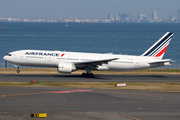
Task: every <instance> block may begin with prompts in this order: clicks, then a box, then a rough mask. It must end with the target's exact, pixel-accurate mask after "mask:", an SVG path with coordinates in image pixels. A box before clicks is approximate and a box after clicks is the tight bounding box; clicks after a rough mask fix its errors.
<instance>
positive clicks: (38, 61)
mask: <svg viewBox="0 0 180 120" xmlns="http://www.w3.org/2000/svg"><path fill="white" fill-rule="evenodd" d="M173 34H174V33H171V32H167V33H165V34H164V35H163V36H162V37H161V38H160V39H159V40H158V41H157V42H155V43H154V44H153V45H152V46H151V47H150V48H149V49H148V50H147V51H145V52H144V53H143V54H142V55H140V56H132V55H121V54H100V53H82V52H66V51H47V50H18V51H13V52H10V53H8V54H7V55H5V56H4V57H3V59H4V60H5V61H7V62H9V63H12V64H15V65H16V67H17V73H19V72H20V70H19V66H35V67H52V68H57V71H58V72H59V73H71V72H73V71H76V70H85V71H86V73H82V75H83V76H94V75H93V73H92V72H91V71H92V70H111V71H132V70H140V69H147V68H154V67H160V66H165V65H171V63H172V62H173V61H171V59H162V58H163V56H164V53H165V51H166V49H167V47H168V45H169V43H170V41H171V39H172V36H173Z"/></svg>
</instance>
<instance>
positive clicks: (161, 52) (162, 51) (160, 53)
mask: <svg viewBox="0 0 180 120" xmlns="http://www.w3.org/2000/svg"><path fill="white" fill-rule="evenodd" d="M167 47H168V45H167V46H166V47H165V48H164V49H163V50H161V51H160V52H159V53H158V54H157V55H156V56H155V57H160V56H161V55H162V54H163V53H164V52H165V51H166V49H167Z"/></svg>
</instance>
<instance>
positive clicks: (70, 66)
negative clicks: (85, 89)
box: [58, 62, 76, 73]
mask: <svg viewBox="0 0 180 120" xmlns="http://www.w3.org/2000/svg"><path fill="white" fill-rule="evenodd" d="M73 71H76V67H75V66H74V63H63V62H62V63H59V64H58V72H59V73H71V72H73Z"/></svg>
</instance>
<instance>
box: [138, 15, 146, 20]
mask: <svg viewBox="0 0 180 120" xmlns="http://www.w3.org/2000/svg"><path fill="white" fill-rule="evenodd" d="M138 20H146V15H145V14H139V15H138Z"/></svg>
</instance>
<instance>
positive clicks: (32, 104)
mask: <svg viewBox="0 0 180 120" xmlns="http://www.w3.org/2000/svg"><path fill="white" fill-rule="evenodd" d="M179 77H180V76H178V75H175V76H174V75H157V76H156V75H155V76H154V75H131V76H129V75H95V77H94V78H84V77H81V76H80V75H0V81H1V82H2V81H5V82H6V81H14V82H15V81H29V80H32V79H33V80H35V81H153V82H154V81H156V80H157V81H162V82H164V81H165V82H168V81H174V82H179V81H180V79H179ZM32 113H47V118H31V114H32ZM179 118H180V93H172V92H171V93H166V92H149V91H135V90H109V89H93V88H91V89H82V88H80V89H78V88H68V87H0V120H32V119H36V120H37V119H44V120H46V119H47V120H59V119H61V120H81V119H82V120H110V119H111V120H119V119H120V120H179Z"/></svg>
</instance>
